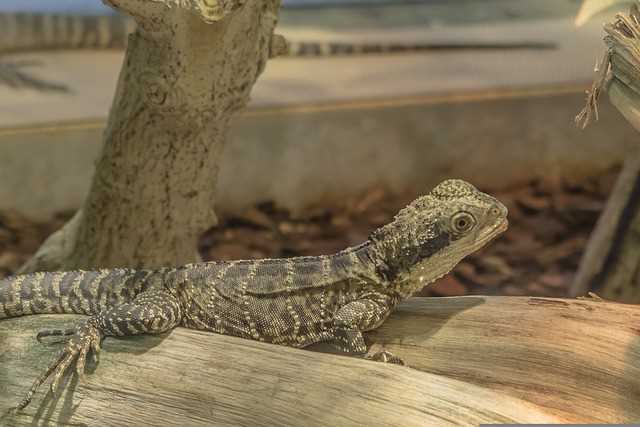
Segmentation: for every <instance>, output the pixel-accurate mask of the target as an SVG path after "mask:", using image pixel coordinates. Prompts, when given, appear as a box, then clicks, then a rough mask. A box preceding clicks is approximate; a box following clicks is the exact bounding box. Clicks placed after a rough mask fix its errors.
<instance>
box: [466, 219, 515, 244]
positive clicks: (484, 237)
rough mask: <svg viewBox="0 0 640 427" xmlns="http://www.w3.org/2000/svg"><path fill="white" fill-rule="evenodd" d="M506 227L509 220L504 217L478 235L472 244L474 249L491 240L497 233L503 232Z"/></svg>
mask: <svg viewBox="0 0 640 427" xmlns="http://www.w3.org/2000/svg"><path fill="white" fill-rule="evenodd" d="M507 228H509V221H508V220H507V219H506V218H504V219H502V220H501V221H500V222H499V223H497V224H496V225H494V226H493V227H491V228H489V229H488V230H486V231H485V232H484V233H481V234H480V235H479V236H478V238H477V239H476V242H475V245H474V250H478V249H480V248H481V247H483V246H484V245H486V244H487V243H489V242H490V241H491V240H493V239H494V238H495V237H496V236H497V235H498V234H501V233H504V232H505V231H506V230H507Z"/></svg>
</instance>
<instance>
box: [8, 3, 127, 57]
mask: <svg viewBox="0 0 640 427" xmlns="http://www.w3.org/2000/svg"><path fill="white" fill-rule="evenodd" d="M134 28H135V22H134V20H133V19H131V18H129V17H125V16H121V15H103V16H86V15H52V14H39V13H0V53H9V52H25V51H37V50H52V49H72V48H73V49H77V48H93V49H114V48H118V49H122V48H124V47H125V46H126V43H127V37H128V34H129V33H130V32H131V31H132V30H133V29H134Z"/></svg>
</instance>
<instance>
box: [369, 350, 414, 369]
mask: <svg viewBox="0 0 640 427" xmlns="http://www.w3.org/2000/svg"><path fill="white" fill-rule="evenodd" d="M367 359H369V360H374V361H376V362H383V363H393V364H394V365H401V366H407V364H406V363H404V360H402V359H401V358H399V357H398V356H396V355H395V354H393V353H390V352H388V351H386V350H382V351H379V352H377V353H375V354H373V355H371V356H368V357H367Z"/></svg>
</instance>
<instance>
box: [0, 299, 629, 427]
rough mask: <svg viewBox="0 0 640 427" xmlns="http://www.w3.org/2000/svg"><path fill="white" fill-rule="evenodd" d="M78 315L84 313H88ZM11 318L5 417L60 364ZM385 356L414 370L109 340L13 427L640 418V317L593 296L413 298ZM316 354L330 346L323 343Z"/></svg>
mask: <svg viewBox="0 0 640 427" xmlns="http://www.w3.org/2000/svg"><path fill="white" fill-rule="evenodd" d="M76 317H77V316H76ZM73 318H74V316H61V315H58V316H51V315H48V316H31V317H25V318H20V319H11V320H3V321H1V322H0V411H2V412H5V411H6V410H7V409H8V408H9V406H11V405H14V404H16V403H17V402H18V401H19V399H20V398H21V397H22V394H23V393H24V392H25V391H26V390H27V389H28V387H29V385H30V384H31V382H32V381H33V379H34V378H35V377H36V376H37V375H39V374H40V373H41V372H42V370H43V369H45V366H46V365H47V363H48V361H49V360H50V359H51V358H52V357H53V353H54V351H57V348H53V347H55V346H44V345H40V344H38V343H37V342H36V340H35V333H36V331H37V330H39V329H40V328H43V327H45V326H47V327H52V326H53V327H61V326H63V325H65V324H68V323H69V322H70V321H72V320H73ZM368 340H369V341H370V343H371V344H372V345H373V346H378V347H384V348H386V349H388V350H390V351H392V352H394V353H395V354H397V355H398V356H400V357H402V358H403V359H404V360H405V361H406V362H407V364H408V365H409V366H411V367H410V368H407V367H402V366H395V365H385V364H383V363H376V362H369V361H364V360H360V359H355V358H350V357H346V356H341V355H333V354H326V353H322V352H317V351H306V350H296V349H291V348H287V347H281V346H275V345H269V344H263V343H259V342H254V341H249V340H243V339H239V338H233V337H227V336H222V335H216V334H210V333H204V332H199V331H193V330H188V329H184V328H178V329H176V330H174V331H173V332H171V333H170V334H168V335H167V336H165V337H137V338H128V339H113V338H108V339H107V340H105V342H104V346H103V351H102V353H101V359H100V363H99V365H98V366H97V367H96V366H95V365H90V366H89V367H88V372H87V375H86V379H85V381H78V380H77V377H76V375H75V374H74V375H73V376H72V377H71V378H70V379H69V381H68V382H67V384H66V385H65V386H64V389H63V390H62V391H61V392H60V393H59V395H58V396H56V397H52V396H51V395H50V394H46V393H45V389H43V390H42V391H41V392H40V393H39V394H38V395H37V396H36V399H34V402H33V403H32V404H31V406H29V407H28V408H27V409H26V410H24V411H23V412H21V413H20V414H19V415H16V416H13V417H5V418H4V419H2V420H0V424H2V425H5V424H6V425H33V424H45V425H46V424H47V423H50V424H52V425H71V424H72V425H94V424H96V423H97V422H99V424H101V425H252V426H271V425H283V426H294V425H305V426H311V425H341V426H346V425H385V426H388V425H402V426H425V425H478V424H480V423H482V422H484V423H491V422H494V423H495V422H501V423H509V422H515V423H526V422H529V423H553V422H576V423H578V422H582V423H587V422H592V423H613V422H618V423H623V422H634V421H635V422H638V421H640V403H638V402H640V307H638V306H633V305H623V304H616V303H610V302H598V301H590V300H561V299H545V298H526V297H519V298H509V297H463V298H414V299H412V300H410V301H409V302H408V303H405V304H403V305H402V306H401V307H400V309H399V310H398V311H397V312H396V313H395V314H393V315H392V317H391V318H390V319H389V320H388V321H387V322H386V323H385V324H384V325H383V327H381V328H380V329H379V330H377V331H375V332H372V333H370V334H369V335H368ZM316 350H324V348H323V346H317V348H316Z"/></svg>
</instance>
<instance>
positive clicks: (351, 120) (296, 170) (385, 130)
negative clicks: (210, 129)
mask: <svg viewBox="0 0 640 427" xmlns="http://www.w3.org/2000/svg"><path fill="white" fill-rule="evenodd" d="M583 99H584V86H582V85H578V86H556V87H543V88H530V89H518V90H495V91H485V92H467V93H456V94H451V95H446V94H445V95H428V96H417V97H405V98H395V99H385V100H379V101H366V100H361V101H354V102H334V103H326V104H321V105H306V106H305V105H300V106H291V107H282V108H273V107H272V108H268V107H264V108H253V109H251V110H249V111H248V112H246V113H245V114H244V115H243V116H242V117H241V118H239V119H238V120H237V121H236V123H235V125H234V129H233V132H232V137H231V141H230V143H229V144H228V146H227V147H226V150H225V154H224V163H223V165H222V169H221V177H220V181H219V187H218V192H219V199H220V203H219V207H220V209H221V210H222V212H221V213H222V214H229V213H234V212H238V211H241V210H243V209H245V208H246V207H248V206H249V205H252V204H254V203H256V202H260V201H265V200H273V201H275V202H276V203H277V204H278V205H281V206H283V207H286V208H289V209H292V210H294V211H296V210H297V211H301V210H303V209H304V208H305V207H308V206H309V205H318V204H323V205H331V204H334V203H339V202H340V201H341V200H343V199H344V198H345V197H348V196H352V195H356V194H358V193H360V192H362V191H365V190H366V189H367V188H370V187H372V186H382V187H386V188H388V189H389V190H391V191H394V192H405V191H412V192H416V193H420V192H423V191H425V190H426V189H428V188H429V187H430V186H432V185H434V184H435V183H437V182H438V181H440V180H441V179H444V178H447V177H459V178H464V179H467V180H470V181H471V182H473V183H475V184H477V185H479V186H482V187H483V188H485V189H500V188H505V187H508V186H511V185H516V184H518V183H521V182H524V181H528V180H531V179H534V178H540V179H553V180H558V179H581V178H584V177H586V176H592V175H595V174H598V173H599V172H600V171H602V170H604V169H607V168H609V167H611V166H613V165H615V164H618V163H620V162H621V161H622V160H623V159H624V158H625V157H626V155H627V154H628V152H629V151H630V150H632V149H635V147H636V145H637V144H636V140H637V139H638V135H637V134H636V132H635V131H634V130H633V129H632V128H631V127H630V126H629V125H628V124H627V123H626V122H625V120H624V119H623V118H622V117H621V116H620V115H619V113H617V111H616V110H615V109H614V108H612V107H611V106H609V105H608V103H606V101H605V102H604V103H603V105H602V108H601V110H600V117H601V120H600V121H599V122H598V123H596V124H594V125H592V126H591V127H590V128H588V129H587V130H586V131H581V130H578V129H576V128H575V127H574V125H573V117H574V116H575V114H576V113H577V112H578V110H579V109H580V108H581V107H582V103H583ZM102 128H103V122H102V121H95V120H94V121H82V122H66V123H58V124H52V125H40V126H36V127H20V128H4V129H0V210H5V209H17V210H19V211H21V212H24V213H26V214H28V215H29V216H31V217H34V218H42V217H47V216H48V215H50V214H51V213H53V212H57V211H62V210H72V209H76V208H77V207H78V206H79V205H80V204H81V201H82V199H83V197H84V195H85V192H86V191H87V187H88V184H89V181H90V177H91V174H92V171H93V160H94V159H95V158H96V156H97V153H98V151H99V145H100V138H101V132H102Z"/></svg>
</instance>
